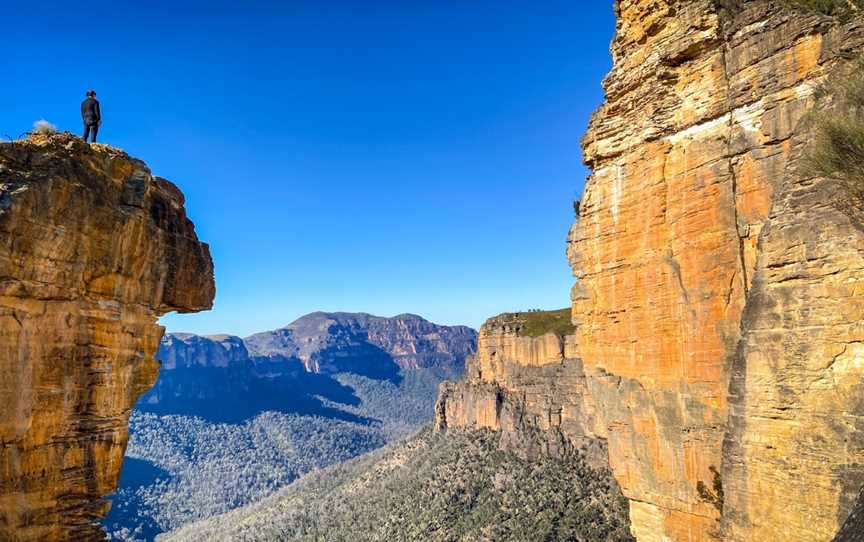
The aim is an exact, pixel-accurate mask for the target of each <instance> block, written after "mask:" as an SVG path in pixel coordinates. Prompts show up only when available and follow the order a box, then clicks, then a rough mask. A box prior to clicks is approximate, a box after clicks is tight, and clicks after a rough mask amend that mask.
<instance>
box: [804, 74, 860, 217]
mask: <svg viewBox="0 0 864 542" xmlns="http://www.w3.org/2000/svg"><path fill="white" fill-rule="evenodd" d="M806 121H807V122H808V123H810V124H811V128H812V138H811V140H810V141H809V143H808V145H807V149H806V151H805V153H804V157H803V160H802V165H801V172H802V173H804V174H805V175H813V176H820V177H827V178H831V179H835V180H837V181H838V182H839V183H840V184H841V186H842V187H843V188H844V190H843V191H842V192H841V194H842V197H841V198H840V200H839V201H840V203H841V204H842V205H843V206H844V207H850V206H851V207H852V208H857V209H864V58H858V59H856V60H854V61H852V62H850V63H849V64H848V65H847V66H845V67H844V68H843V69H842V70H840V71H839V72H838V73H837V74H836V75H835V76H833V77H831V78H829V80H828V81H827V82H826V83H825V84H824V85H823V86H822V87H821V88H820V89H819V90H818V91H817V92H816V106H815V108H814V110H813V112H811V113H810V115H808V117H807V120H806Z"/></svg>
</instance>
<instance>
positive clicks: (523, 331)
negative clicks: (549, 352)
mask: <svg viewBox="0 0 864 542" xmlns="http://www.w3.org/2000/svg"><path fill="white" fill-rule="evenodd" d="M503 318H504V319H505V320H509V321H511V322H508V323H510V324H511V325H513V326H514V327H515V328H516V334H517V335H519V336H521V337H542V336H543V335H546V334H547V333H554V334H555V335H558V336H559V337H561V338H564V337H566V336H567V335H572V334H573V333H574V332H575V331H576V327H575V326H574V325H573V320H572V313H571V311H570V309H569V308H567V309H560V310H554V311H529V312H517V313H511V314H506V315H503Z"/></svg>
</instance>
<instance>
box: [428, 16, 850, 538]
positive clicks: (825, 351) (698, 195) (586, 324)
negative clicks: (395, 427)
mask: <svg viewBox="0 0 864 542" xmlns="http://www.w3.org/2000/svg"><path fill="white" fill-rule="evenodd" d="M739 4H740V5H741V6H742V9H741V10H740V11H734V12H724V11H721V10H720V9H719V8H718V7H717V6H716V5H715V2H713V1H710V0H686V1H685V0H619V1H617V2H616V3H615V8H616V12H617V16H618V24H617V31H616V36H615V39H614V42H613V44H612V56H613V60H614V67H613V70H612V72H611V73H610V74H609V75H608V76H607V77H606V79H605V80H604V88H605V90H606V102H605V103H604V104H603V106H602V107H601V108H600V109H599V110H598V111H597V112H596V113H595V115H594V117H593V118H592V121H591V124H590V127H589V130H588V133H587V135H586V137H585V139H584V142H583V143H584V151H585V160H586V162H587V163H588V165H589V166H590V167H591V168H592V170H593V175H592V176H591V178H590V179H589V181H588V183H587V185H586V189H585V194H584V196H583V199H582V201H581V204H580V209H579V211H580V212H579V215H580V217H579V219H578V220H577V222H576V223H575V224H574V225H573V227H572V228H571V231H570V234H569V238H568V249H567V252H568V256H569V259H570V262H571V264H572V267H573V271H574V275H575V276H576V278H577V283H576V285H575V286H574V287H573V291H572V301H573V321H574V323H575V324H576V326H577V328H576V331H575V335H574V337H572V338H570V339H568V341H567V343H566V347H565V344H563V343H560V344H559V343H555V339H556V338H555V337H554V336H551V335H550V336H547V337H544V338H541V339H526V338H519V337H517V336H515V335H517V334H514V333H512V330H508V329H507V325H506V322H502V321H500V319H493V320H490V322H488V323H487V324H486V326H484V329H483V330H482V331H481V334H480V344H479V349H478V355H477V359H476V360H474V361H473V362H472V363H471V364H469V366H468V372H467V375H466V380H465V381H464V382H462V383H459V384H449V385H446V386H444V387H443V388H442V393H441V400H440V401H439V405H438V413H437V420H438V425H439V427H442V426H443V427H446V426H478V425H479V426H485V427H492V428H494V429H500V430H501V431H503V432H504V433H505V435H509V436H508V438H507V439H505V440H506V441H508V442H516V443H518V442H519V441H520V439H521V440H522V441H529V442H531V441H533V440H534V439H535V438H536V435H537V434H538V433H544V432H545V433H546V434H547V435H548V434H552V435H558V436H559V437H560V441H561V442H564V443H569V444H570V445H572V446H576V447H580V446H585V445H586V443H588V444H590V445H591V446H593V447H594V448H595V449H596V450H597V451H598V453H597V454H595V457H600V456H602V457H603V458H604V460H606V461H608V463H609V466H610V467H611V469H612V470H613V472H614V474H615V477H616V479H617V480H618V482H619V484H620V486H621V489H622V491H623V493H624V495H625V496H626V497H627V498H628V499H629V500H630V522H631V531H632V533H633V535H634V536H635V537H636V538H637V540H639V541H640V542H645V541H648V542H683V541H687V542H709V541H717V540H723V541H730V542H731V541H735V542H750V541H759V542H769V541H777V542H789V541H799V542H804V541H808V542H818V541H828V540H832V538H833V537H834V536H835V534H836V533H838V531H839V530H840V529H841V526H843V524H844V522H846V525H845V526H844V527H843V535H841V537H840V538H838V540H844V541H845V540H860V539H861V538H860V536H861V533H860V532H859V533H858V534H854V533H853V534H851V535H850V534H849V533H852V532H853V531H855V529H856V528H857V529H858V530H859V531H860V525H861V519H860V518H861V517H864V500H862V499H864V493H859V491H860V490H861V488H862V486H864V399H862V398H864V339H862V330H864V228H862V227H861V224H862V223H864V217H862V216H856V214H855V212H853V211H851V210H844V211H842V212H841V211H840V210H838V207H837V206H836V205H834V204H833V203H832V201H834V200H835V199H836V198H835V196H836V194H835V192H836V185H833V184H832V183H831V182H829V181H828V180H825V179H818V178H807V177H805V176H803V174H802V173H801V172H800V171H799V170H798V164H799V163H800V157H801V155H802V152H803V149H804V148H805V146H806V144H807V140H808V129H807V125H806V123H803V122H802V119H804V117H805V115H806V114H807V113H808V112H809V111H810V110H811V109H812V107H813V103H814V98H813V96H814V93H815V91H816V89H817V87H818V86H819V85H820V84H821V83H822V82H823V81H824V80H825V78H826V76H827V75H828V74H829V73H831V72H832V71H833V70H835V69H836V68H838V67H839V66H841V65H842V63H843V62H844V61H843V59H844V58H851V57H853V56H855V55H858V54H861V53H862V52H864V25H862V24H861V20H860V18H859V19H858V20H852V21H848V22H843V21H838V20H835V19H832V18H830V17H822V16H818V15H813V14H810V15H808V14H805V13H803V12H800V11H795V10H791V9H789V8H786V7H783V6H781V5H779V3H776V2H770V1H767V0H753V1H749V2H739ZM526 341H528V342H526ZM553 343H555V344H553ZM540 371H542V373H541V372H540ZM547 441H548V439H547ZM552 442H554V438H553V439H552ZM598 443H599V444H598ZM550 451H555V449H554V447H553V449H551V450H550ZM607 453H608V456H607V455H605V454H607ZM856 502H857V504H856ZM853 509H854V510H855V511H856V512H855V513H854V514H851V515H850V512H851V511H853ZM847 518H848V521H847Z"/></svg>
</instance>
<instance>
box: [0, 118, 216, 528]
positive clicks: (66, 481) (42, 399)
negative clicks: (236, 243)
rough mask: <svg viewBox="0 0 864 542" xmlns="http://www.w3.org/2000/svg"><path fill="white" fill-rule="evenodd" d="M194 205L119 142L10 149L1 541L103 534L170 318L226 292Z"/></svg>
mask: <svg viewBox="0 0 864 542" xmlns="http://www.w3.org/2000/svg"><path fill="white" fill-rule="evenodd" d="M183 204H184V200H183V195H182V194H181V193H180V191H179V190H178V189H177V187H175V186H174V185H173V184H171V183H170V182H168V181H166V180H164V179H160V178H158V177H154V176H153V175H152V174H151V173H150V171H149V170H148V169H147V167H146V166H145V165H144V163H143V162H141V161H139V160H135V159H133V158H130V157H129V156H128V155H126V154H125V153H123V152H122V151H119V150H117V149H113V148H111V147H107V146H104V145H93V146H88V145H86V144H85V143H83V142H82V141H81V140H80V139H78V138H76V137H73V136H71V135H52V136H32V137H31V138H30V139H29V140H26V141H16V142H14V143H5V144H0V335H2V340H0V405H2V408H0V539H2V540H10V541H29V540H74V541H86V540H100V539H102V538H103V536H104V535H103V533H102V532H101V529H100V528H99V527H98V525H96V524H95V522H96V521H97V520H98V519H99V518H100V517H101V516H102V515H103V514H104V512H105V510H106V507H107V504H106V503H105V502H104V501H102V499H101V497H102V496H103V495H105V494H106V493H108V492H110V491H112V490H113V489H114V487H115V486H116V484H117V479H118V476H119V472H120V465H121V462H122V460H123V453H124V450H125V447H126V441H127V436H128V435H127V421H128V418H129V414H130V410H131V407H132V404H133V403H134V402H135V400H136V399H137V398H138V396H139V395H141V393H143V392H144V391H145V390H147V389H148V388H149V387H150V386H151V385H152V384H153V382H154V381H155V380H156V376H157V373H158V369H159V364H158V362H157V361H156V360H155V359H154V357H153V356H154V354H155V353H156V349H157V347H158V346H159V340H160V338H161V336H162V333H163V328H162V327H160V326H159V325H157V323H156V321H157V318H158V317H159V316H160V315H162V314H165V313H167V312H170V311H180V312H194V311H200V310H205V309H208V308H210V306H211V303H212V300H213V296H214V283H213V266H212V262H211V259H210V254H209V250H208V248H207V245H205V244H203V243H201V242H200V241H199V240H198V238H197V237H196V235H195V230H194V226H193V224H192V222H191V221H189V219H187V218H186V213H185V211H184V209H183Z"/></svg>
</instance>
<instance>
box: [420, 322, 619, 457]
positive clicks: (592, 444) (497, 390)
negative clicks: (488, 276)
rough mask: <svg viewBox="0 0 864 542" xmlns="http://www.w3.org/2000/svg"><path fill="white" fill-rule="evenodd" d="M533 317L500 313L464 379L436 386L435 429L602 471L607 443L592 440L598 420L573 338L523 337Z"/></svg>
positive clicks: (552, 335) (485, 332)
mask: <svg viewBox="0 0 864 542" xmlns="http://www.w3.org/2000/svg"><path fill="white" fill-rule="evenodd" d="M532 316H536V313H534V314H532V313H521V314H519V313H516V314H512V313H511V314H503V315H501V316H498V317H496V318H491V319H489V320H488V321H487V322H486V323H485V324H484V325H483V327H482V328H481V329H480V334H479V338H478V343H477V354H476V355H474V356H471V357H470V358H468V360H467V362H466V369H465V375H464V378H463V379H462V380H461V381H459V382H445V383H444V384H442V386H441V389H440V392H439V396H438V403H437V404H436V407H435V409H436V414H435V427H436V429H437V430H438V431H446V430H447V429H449V428H464V427H470V428H487V429H493V430H496V431H501V433H502V446H503V447H504V448H505V449H507V450H509V451H514V452H517V453H521V454H522V455H527V456H529V457H534V456H536V455H537V454H539V453H544V454H549V455H553V456H557V457H562V456H566V455H568V454H570V453H571V452H573V451H581V452H585V453H586V456H587V458H588V459H589V460H591V461H592V462H593V463H594V464H596V465H601V466H605V465H606V464H607V462H608V460H607V457H606V450H605V443H604V441H603V440H602V439H597V438H594V437H593V436H592V435H593V433H594V429H593V428H594V425H595V424H596V423H597V417H596V412H595V411H594V404H593V402H592V401H591V397H590V393H588V389H587V380H586V377H585V372H584V371H583V367H582V360H580V359H578V358H577V357H576V356H575V351H574V347H575V343H574V341H573V337H572V336H569V337H568V336H565V337H561V336H559V335H556V334H555V333H553V332H549V333H540V334H539V335H538V336H525V335H523V334H521V333H520V331H521V330H522V329H523V328H524V327H525V323H526V320H527V319H529V318H531V317H532Z"/></svg>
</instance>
